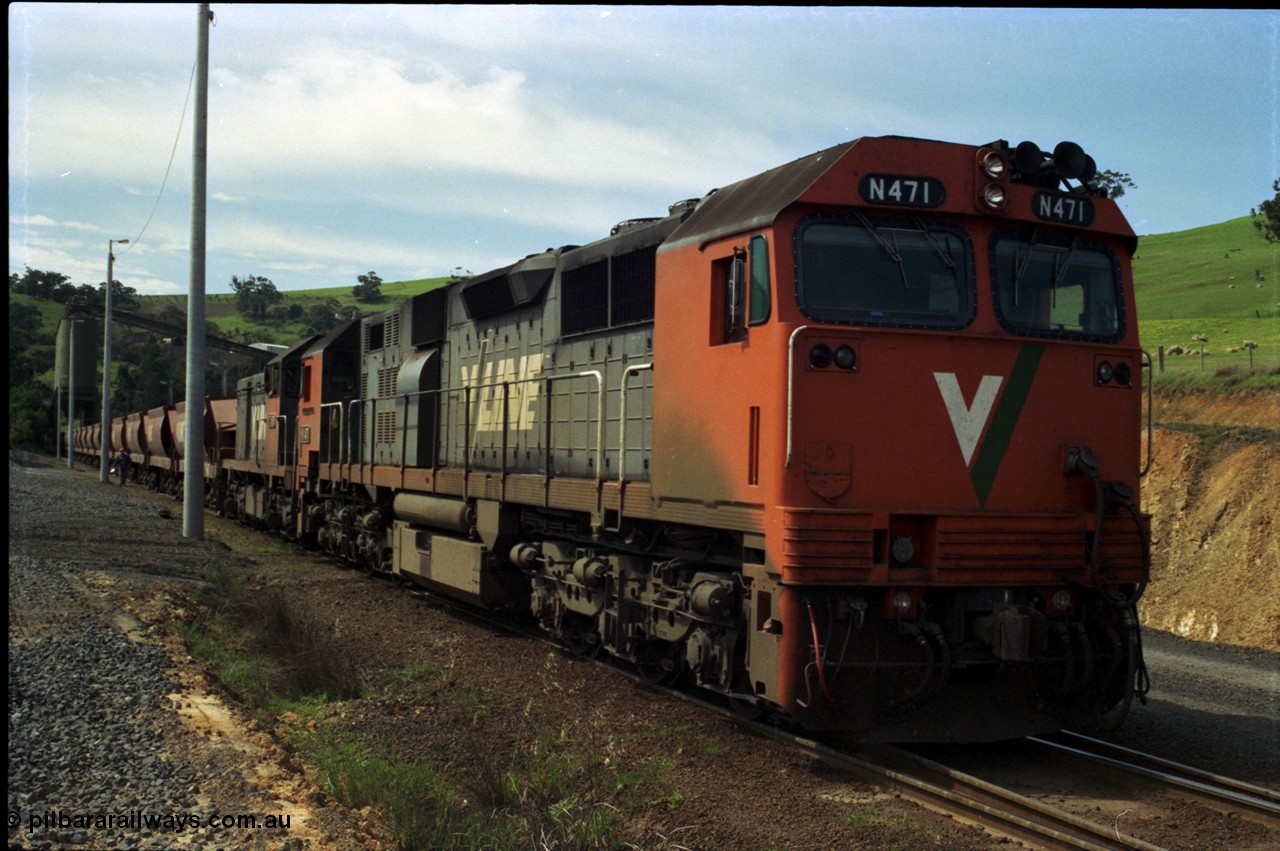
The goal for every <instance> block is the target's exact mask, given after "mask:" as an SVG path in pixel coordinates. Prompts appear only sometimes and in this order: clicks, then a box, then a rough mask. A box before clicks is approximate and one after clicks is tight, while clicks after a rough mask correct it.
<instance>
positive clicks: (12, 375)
mask: <svg viewBox="0 0 1280 851" xmlns="http://www.w3.org/2000/svg"><path fill="white" fill-rule="evenodd" d="M357 281H358V283H357V284H356V286H355V287H354V288H353V290H352V295H353V296H354V297H355V298H356V299H357V301H360V302H364V303H376V302H380V301H382V299H383V296H382V293H381V289H380V288H381V286H382V278H381V277H379V276H378V274H377V273H376V272H372V271H371V272H369V273H368V274H365V275H359V276H358V277H357ZM231 289H232V292H233V294H234V297H235V298H234V301H235V305H236V309H237V310H238V311H239V312H240V314H241V315H242V316H243V317H245V318H246V319H248V320H250V321H252V322H256V323H263V324H271V323H281V324H284V323H289V324H294V323H296V324H300V325H302V326H303V327H304V329H305V331H306V333H311V334H324V333H326V332H328V331H329V330H331V329H332V328H333V327H334V326H335V325H337V324H338V323H339V322H340V321H342V320H343V319H345V318H348V317H350V316H353V315H356V314H357V313H358V311H353V310H352V309H351V308H350V307H346V308H343V307H342V305H340V304H339V302H338V301H337V300H336V299H333V298H329V299H325V300H324V301H322V302H318V303H312V304H307V305H304V304H302V303H300V302H296V301H295V302H289V303H286V300H285V299H284V296H283V295H282V294H281V293H280V292H279V290H278V289H277V288H276V285H275V284H274V283H273V282H272V281H271V279H269V278H266V277H264V276H261V275H245V276H243V277H241V276H238V275H237V276H232V278H231ZM9 291H10V292H11V293H18V294H22V295H26V296H31V297H32V298H37V299H44V300H47V301H50V302H54V303H56V304H62V305H65V306H66V311H67V312H68V313H73V312H75V313H83V314H85V315H89V316H93V315H95V314H96V315H98V316H101V314H102V309H103V304H102V302H103V288H102V284H101V283H99V284H97V285H96V286H94V285H90V284H81V285H78V286H77V285H75V284H72V283H71V279H70V278H69V277H68V276H66V275H63V274H61V273H59V272H54V271H46V270H40V269H32V268H30V267H27V268H26V269H25V271H24V272H23V273H22V274H19V273H17V272H11V273H10V274H9ZM111 298H112V306H113V312H114V309H124V310H140V309H141V308H142V303H141V302H140V301H139V298H138V294H137V290H136V289H134V288H133V287H126V286H124V285H123V284H122V283H121V282H119V281H112V290H111ZM146 312H147V315H148V316H149V317H150V318H151V319H153V320H156V321H158V322H163V323H165V324H167V325H171V326H173V327H174V328H175V329H185V328H186V324H187V315H186V311H185V310H184V309H183V308H181V307H179V306H178V305H176V304H172V303H168V304H163V305H162V306H160V307H159V308H158V309H153V310H148V311H146ZM115 327H116V331H115V332H114V333H113V341H112V346H113V350H112V361H113V378H112V384H111V406H112V410H113V411H141V410H149V409H151V408H155V407H158V406H160V405H168V404H173V403H174V402H175V401H177V400H179V399H180V398H181V397H182V396H183V393H184V392H185V371H186V364H185V349H184V348H183V341H182V339H181V337H182V336H183V335H182V334H178V333H175V334H173V335H171V336H170V337H168V338H165V336H164V335H163V334H158V333H142V334H124V333H120V323H119V322H117V323H116V326H115ZM206 332H207V333H208V334H209V335H211V336H219V337H232V338H234V337H241V338H243V342H246V343H247V342H252V340H251V339H250V337H251V336H252V334H251V332H240V333H237V332H235V331H230V332H228V331H223V330H222V329H219V328H218V327H216V326H214V325H213V324H211V323H210V324H207V325H206ZM55 350H56V339H55V332H54V331H53V330H50V329H48V328H46V323H45V322H44V320H43V315H42V313H41V311H40V310H39V309H38V308H37V307H36V306H34V305H32V304H30V303H27V302H22V301H17V300H14V299H10V300H9V446H10V448H21V449H31V450H36V451H44V452H48V451H49V450H50V449H51V448H52V447H53V444H54V431H55V424H54V406H55V401H54V390H53V387H52V386H50V384H49V383H48V381H47V380H45V378H44V377H45V376H48V375H49V373H50V372H51V370H52V368H53V365H54V357H55ZM257 368H258V367H256V366H254V365H252V364H250V363H249V362H248V361H247V360H245V361H243V362H242V363H241V364H240V366H239V368H238V369H233V370H231V371H230V372H228V371H227V370H228V367H225V366H222V365H219V364H217V363H211V364H210V365H209V367H208V370H207V373H206V376H205V386H206V387H208V388H209V390H210V392H211V393H213V394H215V395H216V394H220V393H222V392H228V393H234V392H235V381H236V380H238V379H239V378H240V377H242V375H241V374H240V373H242V372H245V373H247V372H249V371H252V370H255V369H257ZM98 375H99V377H98V384H97V386H98V387H99V388H100V387H101V365H100V364H99V374H98ZM77 395H80V394H77ZM82 404H83V403H82ZM63 405H64V408H65V400H64V402H63ZM64 415H65V411H64ZM93 420H96V417H91V420H90V421H93Z"/></svg>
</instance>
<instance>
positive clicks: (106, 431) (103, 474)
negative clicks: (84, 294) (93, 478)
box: [98, 239, 129, 484]
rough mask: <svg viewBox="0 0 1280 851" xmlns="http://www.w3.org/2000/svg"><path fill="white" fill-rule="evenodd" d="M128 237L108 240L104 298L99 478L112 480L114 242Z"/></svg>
mask: <svg viewBox="0 0 1280 851" xmlns="http://www.w3.org/2000/svg"><path fill="white" fill-rule="evenodd" d="M128 242H129V240H127V239H108V240H107V292H106V295H105V296H104V298H103V300H102V470H101V471H100V473H99V476H98V478H99V479H100V480H101V481H102V482H103V483H104V484H107V483H110V481H111V450H112V446H111V280H112V278H113V277H114V276H115V262H116V256H115V254H113V253H112V251H111V248H112V246H113V245H114V244H116V243H119V244H120V245H127V244H128Z"/></svg>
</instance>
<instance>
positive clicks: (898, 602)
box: [893, 591, 911, 615]
mask: <svg viewBox="0 0 1280 851" xmlns="http://www.w3.org/2000/svg"><path fill="white" fill-rule="evenodd" d="M893 610H894V611H895V612H897V613H898V614H900V615H905V614H906V613H907V612H909V611H911V595H910V594H908V593H907V592H906V591H899V592H898V593H896V594H894V595H893Z"/></svg>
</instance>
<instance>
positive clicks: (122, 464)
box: [111, 446, 129, 487]
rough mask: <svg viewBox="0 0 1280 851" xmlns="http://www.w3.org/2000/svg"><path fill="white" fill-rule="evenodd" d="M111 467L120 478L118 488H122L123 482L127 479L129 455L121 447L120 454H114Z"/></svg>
mask: <svg viewBox="0 0 1280 851" xmlns="http://www.w3.org/2000/svg"><path fill="white" fill-rule="evenodd" d="M111 466H112V467H113V468H114V469H115V471H116V475H117V476H119V477H120V487H124V483H125V480H126V479H128V478H129V453H128V452H125V451H124V447H123V446H122V447H120V452H119V453H117V454H116V460H115V462H114V463H113V464H112V465H111Z"/></svg>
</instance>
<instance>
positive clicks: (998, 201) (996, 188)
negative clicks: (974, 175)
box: [982, 183, 1005, 210]
mask: <svg viewBox="0 0 1280 851" xmlns="http://www.w3.org/2000/svg"><path fill="white" fill-rule="evenodd" d="M982 200H983V201H984V202H985V203H986V205H987V206H988V207H990V208H991V209H993V210H999V209H1000V208H1001V207H1003V206H1004V201H1005V197H1004V187H1003V186H1001V185H1000V184H998V183H989V184H987V187H986V188H985V189H983V190H982Z"/></svg>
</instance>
